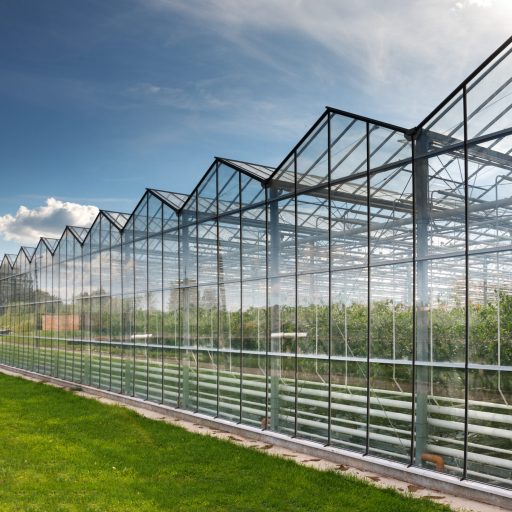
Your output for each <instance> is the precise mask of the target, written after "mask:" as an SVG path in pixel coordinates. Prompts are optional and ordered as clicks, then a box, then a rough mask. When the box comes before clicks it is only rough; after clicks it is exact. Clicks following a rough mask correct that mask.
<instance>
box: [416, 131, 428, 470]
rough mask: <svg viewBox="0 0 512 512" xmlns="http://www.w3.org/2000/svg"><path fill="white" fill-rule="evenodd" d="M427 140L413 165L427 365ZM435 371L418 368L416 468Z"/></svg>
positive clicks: (419, 305)
mask: <svg viewBox="0 0 512 512" xmlns="http://www.w3.org/2000/svg"><path fill="white" fill-rule="evenodd" d="M427 148H428V140H427V136H426V134H425V132H420V134H419V137H418V139H417V141H416V155H419V158H417V159H416V160H415V162H414V200H415V205H416V255H415V256H416V340H415V347H416V354H415V360H416V361H417V362H420V363H426V362H428V361H429V360H430V357H429V353H430V350H429V345H430V336H429V288H428V263H429V262H428V260H426V259H424V258H426V257H427V256H428V226H429V222H430V212H429V180H428V158H427V156H426V154H427ZM431 371H432V369H431V368H429V367H428V366H423V364H421V365H418V366H417V367H416V397H415V400H416V407H415V411H416V419H415V425H416V432H415V435H416V437H415V439H416V444H415V458H414V461H415V463H416V464H417V465H422V461H421V456H422V455H423V453H424V452H425V451H426V446H427V440H428V423H427V417H428V413H427V406H428V393H429V390H430V375H431Z"/></svg>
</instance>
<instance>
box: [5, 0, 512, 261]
mask: <svg viewBox="0 0 512 512" xmlns="http://www.w3.org/2000/svg"><path fill="white" fill-rule="evenodd" d="M511 19H512V2H510V1H509V0H429V1H422V0H388V1H386V2H383V1H381V0H345V1H343V2H340V1H339V0H315V1H312V0H310V1H306V0H304V1H300V0H259V1H255V0H253V1H248V0H189V1H185V0H183V1H182V0H109V1H108V2H105V1H104V0H102V1H97V0H84V1H78V0H74V1H69V0H46V1H40V0H3V1H2V3H1V5H0V114H1V118H2V123H0V141H1V142H0V172H1V173H2V186H1V188H0V253H4V252H17V249H18V247H19V245H20V244H24V245H34V244H35V243H36V242H37V239H38V236H39V235H47V236H56V235H57V234H58V233H60V232H62V229H63V228H64V226H65V224H87V223H88V222H90V220H91V219H92V218H93V217H94V215H95V213H96V208H95V207H99V208H104V209H109V210H119V211H131V210H132V209H133V207H134V205H135V204H136V203H137V201H138V199H139V198H140V196H141V195H142V194H143V192H144V188H145V187H155V188H161V189H165V190H172V191H176V192H183V193H188V192H190V191H191V190H192V189H193V187H194V186H195V184H196V183H197V181H198V180H199V179H200V177H201V176H202V174H203V173H204V172H205V170H206V169H207V167H208V166H209V164H210V163H211V161H212V158H213V157H214V156H215V155H217V156H225V157H230V158H235V159H237V158H238V159H242V160H248V161H254V162H257V163H263V164H267V165H277V164H278V163H279V162H280V161H281V159H282V158H283V157H284V156H285V155H286V153H287V152H288V151H289V150H290V149H291V147H292V146H293V145H294V144H295V143H296V142H297V141H298V139H299V138H300V137H301V136H302V135H303V133H304V132H305V131H306V129H307V128H308V126H309V125H311V124H312V123H313V122H314V120H315V119H316V118H317V117H318V116H319V115H320V113H321V112H322V110H323V108H324V107H325V105H331V106H335V107H338V108H342V109H344V110H349V111H354V112H358V113H361V114H364V115H367V116H369V117H374V118H378V119H383V120H386V121H389V122H392V123H396V124H400V125H404V126H413V125H414V124H416V123H417V122H419V121H420V120H421V119H422V118H423V117H424V116H425V115H426V114H427V113H428V112H429V111H430V110H432V109H433V108H434V106H435V105H436V104H437V103H439V102H440V101H441V100H442V99H443V97H444V96H446V95H447V94H448V93H449V92H450V91H451V90H452V89H454V88H455V86H456V85H458V83H460V82H461V81H462V80H463V79H464V77H465V76H466V75H467V74H469V73H470V72H471V71H472V70H473V69H474V68H475V67H476V66H477V65H478V64H479V63H480V62H481V61H482V60H483V59H484V58H485V57H486V56H487V55H488V54H490V53H491V52H492V51H493V50H494V49H495V48H496V47H497V46H499V45H500V44H501V43H502V42H503V41H504V40H505V39H506V38H507V37H509V36H510V20H511Z"/></svg>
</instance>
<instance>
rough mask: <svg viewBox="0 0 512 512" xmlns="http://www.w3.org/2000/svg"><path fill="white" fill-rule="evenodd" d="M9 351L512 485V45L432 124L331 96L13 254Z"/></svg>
mask: <svg viewBox="0 0 512 512" xmlns="http://www.w3.org/2000/svg"><path fill="white" fill-rule="evenodd" d="M0 362H1V363H3V364H5V365H8V366H11V367H17V368H22V369H26V370H29V371H31V372H35V373H38V374H44V375H50V376H54V377H58V378H61V379H64V380H66V381H70V382H76V383H80V384H83V385H89V386H93V387H98V388H101V389H106V390H110V391H113V392H115V393H120V394H124V395H129V396H134V397H138V398H140V399H143V400H147V401H151V402H156V403H162V404H166V405H169V406H171V407H176V408H180V409H183V410H188V411H191V412H192V413H201V414H204V415H208V416H211V417H212V418H219V419H223V420H227V421H231V422H234V423H238V424H241V425H247V426H252V427H256V428H259V429H262V430H264V431H268V432H271V433H279V434H283V435H285V436H289V437H290V438H297V439H306V440H309V441H312V442H313V443H318V444H319V445H322V446H328V447H332V449H344V450H349V451H353V452H357V453H361V454H366V455H369V456H373V457H378V458H381V459H385V460H391V461H394V462H398V463H402V464H403V466H404V471H407V467H411V466H412V467H421V468H424V469H428V470H431V471H433V472H442V473H444V474H446V475H451V476H454V477H456V478H458V479H460V480H468V481H473V482H475V483H477V482H478V483H483V484H486V485H492V486H497V487H501V488H505V489H512V38H511V39H509V40H508V41H507V42H506V43H505V44H504V45H503V46H502V47H500V48H499V49H498V50H497V51H496V52H495V53H494V54H493V55H492V56H491V57H490V58H489V59H487V61H485V62H484V63H483V64H482V65H481V66H480V67H479V68H478V69H477V70H476V71H475V72H474V73H473V74H472V75H470V77H469V78H468V79H467V80H465V81H464V82H463V83H462V84H461V85H460V86H459V87H458V88H457V89H455V91H454V92H453V93H452V94H450V95H449V96H448V97H447V99H446V100H445V101H443V103H442V104H441V105H439V106H438V107H437V108H436V109H435V110H434V111H433V112H432V113H431V114H430V115H428V116H427V118H426V119H424V120H423V121H422V122H421V123H420V124H419V125H418V126H417V127H415V128H412V129H407V128H402V127H400V126H395V125H392V124H388V123H385V122H379V121H376V120H373V119H369V118H366V117H363V116H358V115H354V114H350V113H347V112H344V111H341V110H337V109H335V108H330V107H328V108H326V110H325V112H323V113H322V115H321V116H320V118H319V119H318V120H317V121H316V122H315V123H314V125H313V126H312V127H311V129H310V130H309V131H308V132H307V134H306V135H305V136H304V137H303V138H302V140H301V141H300V142H299V143H298V144H297V145H296V146H295V147H294V148H293V149H292V150H291V151H290V153H289V154H288V155H287V156H286V158H285V159H284V160H283V162H282V163H281V164H280V165H278V166H277V167H276V168H271V167H268V166H264V165H257V164H251V163H247V162H241V161H236V160H231V159H225V158H215V160H214V161H213V163H212V165H211V166H210V168H209V169H208V170H207V171H206V173H205V174H204V177H203V178H202V179H201V181H200V182H199V184H198V185H197V187H196V188H195V189H194V190H193V191H192V193H190V194H189V195H183V194H179V193H173V192H167V191H162V190H154V189H147V190H146V191H145V193H144V195H143V196H142V198H141V199H140V201H139V203H138V204H137V206H136V207H135V209H134V211H133V212H132V213H119V212H111V211H101V212H100V213H99V215H98V216H97V218H96V220H95V222H94V223H93V225H92V226H90V227H76V226H66V227H65V229H64V226H63V234H62V236H61V238H60V239H58V240H56V239H49V238H41V239H40V241H39V243H38V244H37V246H36V247H35V248H28V247H22V248H21V249H20V251H19V252H18V254H16V255H9V254H7V255H5V256H4V257H3V260H2V262H1V266H0Z"/></svg>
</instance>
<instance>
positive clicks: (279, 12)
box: [144, 0, 512, 122]
mask: <svg viewBox="0 0 512 512" xmlns="http://www.w3.org/2000/svg"><path fill="white" fill-rule="evenodd" d="M144 3H145V5H148V4H149V5H151V6H152V7H153V8H154V9H157V10H159V11H161V12H165V11H168V12H171V13H172V12H176V11H178V12H181V13H182V14H185V15H186V16H188V17H190V19H194V20H196V22H197V23H199V24H200V26H201V27H200V28H201V30H213V31H217V32H218V34H219V35H220V36H221V37H224V38H226V39H228V40H230V41H232V42H233V43H234V44H236V45H237V47H238V48H241V49H243V51H245V52H246V53H247V54H248V55H249V56H250V57H252V58H257V59H259V60H261V61H262V62H265V63H266V64H268V65H269V66H272V67H274V68H279V70H280V71H281V72H282V73H286V74H289V75H290V76H291V75H295V76H296V83H298V84H300V83H301V81H302V79H304V80H310V79H311V78H312V77H313V78H315V75H316V79H317V81H319V82H320V83H321V82H322V80H323V79H324V77H325V76H327V75H328V74H329V73H330V74H331V77H330V78H329V79H330V80H334V81H336V82H337V83H338V84H340V83H342V82H343V81H346V82H351V83H354V84H357V85H356V87H357V88H359V89H360V91H361V94H362V95H363V94H364V95H365V96H366V97H371V98H376V100H378V101H377V103H379V104H380V105H383V107H382V110H386V107H387V110H389V112H393V111H394V112H400V109H401V110H402V112H401V113H400V114H399V115H401V116H402V117H403V122H407V121H408V120H410V121H412V120H415V121H416V122H419V121H420V119H419V117H420V116H423V115H425V114H427V113H428V111H429V110H430V109H433V108H434V107H435V105H436V103H438V102H439V101H441V100H442V99H443V98H444V97H445V96H447V95H448V94H449V93H450V92H451V90H452V89H454V88H455V86H456V85H458V84H459V83H460V82H461V81H462V80H463V79H464V78H465V76H466V75H468V74H469V73H470V72H471V71H472V70H473V69H474V68H475V67H476V66H477V65H478V64H479V63H480V62H481V61H482V60H483V59H485V58H486V57H487V56H488V55H489V54H490V53H491V52H492V51H493V50H494V49H495V48H496V47H497V46H499V45H500V44H501V43H502V42H503V41H505V40H506V39H507V38H508V37H509V36H510V19H512V2H511V1H510V0H428V1H426V0H414V1H411V0H388V1H386V2H383V1H382V0H344V1H342V2H340V1H339V0H316V1H315V2H312V1H306V0H279V1H276V0H260V1H259V2H256V3H255V2H253V1H252V0H198V1H195V2H189V1H187V0H150V1H148V0H144ZM286 37H289V38H290V40H292V41H299V42H306V41H307V42H310V43H313V44H314V45H315V46H316V47H317V48H318V50H317V51H316V52H315V51H313V52H311V53H308V54H307V55H304V54H303V52H302V49H303V47H302V46H301V44H296V45H295V46H294V45H293V44H292V45H290V47H288V46H286V45H282V41H283V38H286ZM276 41H278V42H276ZM315 46H313V48H314V47H315ZM300 74H302V77H301V76H300ZM343 101H344V99H343V98H340V101H339V104H337V105H333V106H338V107H340V108H344V105H343ZM386 104H387V105H386ZM396 121H399V119H397V120H396Z"/></svg>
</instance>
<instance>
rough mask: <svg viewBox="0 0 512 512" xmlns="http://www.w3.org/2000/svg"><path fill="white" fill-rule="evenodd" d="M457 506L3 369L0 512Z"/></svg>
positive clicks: (411, 511) (407, 511) (395, 510)
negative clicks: (5, 372)
mask: <svg viewBox="0 0 512 512" xmlns="http://www.w3.org/2000/svg"><path fill="white" fill-rule="evenodd" d="M7 510H12V511H25V512H29V511H44V512H57V511H80V512H82V511H123V512H129V511H137V512H145V511H161V510H172V511H184V510H187V511H201V510H205V511H209V512H213V511H244V510H261V511H266V512H268V511H294V512H296V511H308V512H313V511H344V512H345V511H347V512H348V511H378V512H386V511H389V512H400V511H404V512H415V511H418V512H419V511H422V512H427V511H447V510H448V509H447V508H446V507H443V506H440V505H438V504H435V503H432V502H430V501H426V500H416V499H412V498H408V497H404V496H402V495H400V494H399V493H397V492H395V491H392V490H381V489H377V488H375V487H371V486H369V485H367V484H365V483H363V482H360V481H357V480H354V479H353V478H350V477H347V476H342V475H340V474H337V473H334V472H320V471H316V470H314V469H310V468H306V467H303V466H299V465H297V464H295V463H294V462H292V461H289V460H284V459H278V458H275V457H270V456H268V455H266V454H264V453H260V452H257V451H256V450H251V449H246V448H242V447H239V446H236V445H233V444H231V443H228V442H226V441H221V440H218V439H212V438H210V437H207V436H200V435H197V434H192V433H190V432H187V431H185V430H183V429H181V428H179V427H176V426H174V425H169V424H166V423H163V422H158V421H153V420H149V419H147V418H143V417H141V416H139V415H138V414H136V413H134V412H133V411H129V410H127V409H123V408H121V407H111V406H107V405H103V404H101V403H98V402H96V401H94V400H88V399H85V398H81V397H78V396H75V395H74V394H72V393H69V392H66V391H64V390H61V389H57V388H54V387H51V386H47V385H44V384H38V383H34V382H29V381H26V380H23V379H20V378H16V377H8V376H5V375H1V374H0V511H7Z"/></svg>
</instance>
